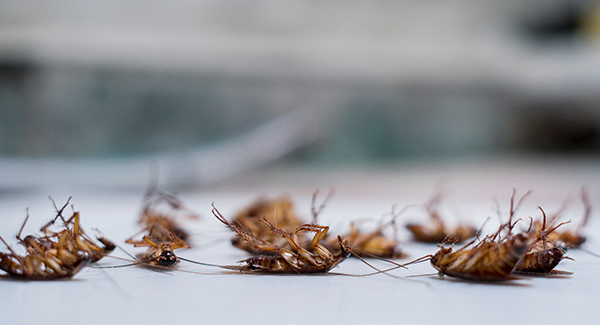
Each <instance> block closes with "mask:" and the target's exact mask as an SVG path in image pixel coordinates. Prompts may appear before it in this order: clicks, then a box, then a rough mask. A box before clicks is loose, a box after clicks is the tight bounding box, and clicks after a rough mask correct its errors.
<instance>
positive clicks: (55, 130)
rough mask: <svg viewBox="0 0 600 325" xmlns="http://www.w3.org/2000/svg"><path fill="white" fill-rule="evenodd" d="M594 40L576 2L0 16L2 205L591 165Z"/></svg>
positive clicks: (598, 51)
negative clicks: (266, 175) (19, 200)
mask: <svg viewBox="0 0 600 325" xmlns="http://www.w3.org/2000/svg"><path fill="white" fill-rule="evenodd" d="M599 26H600V4H599V3H598V1H591V0H571V1H558V0H529V1H517V0H510V1H503V2H497V1H469V0H451V1H427V2H417V1H408V0H403V1H370V2H361V1H348V2H344V3H339V2H336V1H321V2H318V3H308V2H304V1H286V2H278V1H267V0H260V1H252V2H247V1H209V0H204V1H189V0H179V1H174V2H170V3H169V5H168V6H165V5H164V4H161V3H160V2H158V1H126V2H122V1H103V2H99V3H95V2H94V3H91V2H80V1H73V0H69V1H61V2H59V3H49V2H45V1H37V0H34V1H28V2H18V1H5V2H2V3H0V166H1V167H2V169H3V170H5V171H6V172H5V176H3V177H2V178H3V179H4V181H3V180H0V187H8V188H14V187H20V186H24V187H29V186H35V184H36V182H37V180H45V181H39V182H41V183H44V182H49V183H52V182H53V181H60V179H63V177H65V176H61V177H59V176H52V174H72V175H75V174H77V173H75V172H70V171H75V170H77V171H79V172H80V173H81V175H84V174H85V175H90V174H94V173H95V175H96V178H97V179H99V181H100V180H103V182H102V183H107V184H108V183H110V182H114V181H115V180H112V179H111V175H117V174H119V175H132V173H133V174H136V175H137V176H135V177H133V176H132V177H131V180H130V181H127V182H125V184H128V185H131V184H137V183H143V182H144V181H142V180H144V179H147V174H148V170H150V169H151V167H149V166H150V165H152V164H158V165H160V168H161V169H162V170H163V171H165V170H166V173H167V174H169V175H172V176H167V178H169V179H174V180H173V181H172V183H174V184H179V185H181V184H185V185H186V186H193V185H194V184H203V183H207V182H218V181H220V180H224V179H226V178H228V177H231V176H233V175H236V174H239V173H242V172H245V171H249V170H253V169H255V168H257V167H259V166H265V165H269V164H273V162H275V161H278V162H280V163H283V164H290V165H301V166H331V167H335V166H338V165H352V166H364V167H365V168H372V167H373V166H377V165H380V164H402V163H403V162H406V161H444V160H457V159H458V160H467V161H468V160H469V159H477V158H478V157H490V156H505V155H509V156H530V155H535V156H537V155H550V156H551V157H556V156H558V157H582V156H583V157H586V159H596V158H597V157H598V156H599V153H600V109H599V104H600V91H598V90H599V89H600V27H599ZM86 166H87V167H86ZM90 166H93V167H90ZM86 168H87V170H86ZM28 171H29V172H28ZM99 171H102V172H99ZM112 171H115V173H114V174H113V173H112ZM77 175H79V174H77ZM53 177H54V178H53ZM72 177H73V180H72V182H77V181H83V182H84V181H85V180H89V179H91V178H93V177H90V176H85V177H84V176H72ZM114 178H118V179H123V177H122V176H119V177H116V176H114ZM92 183H94V182H92ZM96 183H97V182H96ZM3 184H4V185H3Z"/></svg>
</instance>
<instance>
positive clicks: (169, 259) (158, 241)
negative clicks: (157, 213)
mask: <svg viewBox="0 0 600 325" xmlns="http://www.w3.org/2000/svg"><path fill="white" fill-rule="evenodd" d="M142 231H147V232H148V234H147V235H145V236H143V237H142V239H141V240H134V239H133V237H135V235H134V236H133V237H131V238H129V239H127V240H126V242H127V243H129V244H133V246H134V247H148V250H147V251H146V253H144V254H138V255H137V258H138V260H139V261H140V262H141V265H146V266H150V267H153V266H165V267H169V266H173V265H175V264H176V263H177V260H178V259H177V256H176V255H175V252H174V251H175V250H176V249H179V248H189V247H190V246H189V245H188V244H187V243H186V242H185V241H183V240H182V239H181V238H179V237H177V236H175V235H174V234H173V233H172V232H170V231H169V230H167V229H166V228H165V227H163V226H161V225H160V224H158V223H155V224H151V225H149V226H148V227H147V228H146V229H144V230H142Z"/></svg>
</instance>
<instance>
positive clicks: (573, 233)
mask: <svg viewBox="0 0 600 325" xmlns="http://www.w3.org/2000/svg"><path fill="white" fill-rule="evenodd" d="M580 198H581V202H583V207H584V212H583V218H582V219H581V222H580V223H579V225H578V226H577V228H575V229H574V230H565V231H554V232H553V233H551V234H549V235H548V240H549V241H551V242H554V243H560V244H562V245H564V246H565V247H566V248H580V247H581V245H582V244H583V243H584V242H585V240H586V238H585V236H583V234H582V229H583V228H584V227H585V225H586V224H587V223H588V221H589V219H590V216H591V214H592V204H591V203H590V198H589V196H588V193H587V190H586V189H585V188H582V189H581V192H580ZM554 221H555V220H552V221H551V222H550V224H552V223H553V222H554Z"/></svg>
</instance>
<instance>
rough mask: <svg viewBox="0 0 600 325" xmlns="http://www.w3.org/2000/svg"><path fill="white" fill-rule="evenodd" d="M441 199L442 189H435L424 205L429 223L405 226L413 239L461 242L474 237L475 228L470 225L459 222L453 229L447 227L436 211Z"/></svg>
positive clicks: (423, 241)
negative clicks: (429, 219)
mask: <svg viewBox="0 0 600 325" xmlns="http://www.w3.org/2000/svg"><path fill="white" fill-rule="evenodd" d="M441 199H442V191H437V192H436V193H435V194H434V195H433V196H432V198H431V199H430V200H429V202H428V203H427V205H426V209H427V213H428V214H429V216H430V218H431V223H430V224H429V225H422V224H417V223H409V224H407V225H406V228H407V229H408V230H409V231H410V232H411V233H412V234H413V237H414V240H415V241H417V242H422V243H441V242H442V241H444V240H447V241H448V242H456V243H459V242H462V241H464V240H466V239H469V238H471V237H474V236H475V235H476V232H477V229H475V228H474V227H472V226H470V225H466V224H460V225H458V226H457V227H456V228H454V229H449V228H448V227H447V226H446V225H445V224H444V221H443V220H442V218H441V217H440V214H439V211H438V205H439V203H440V201H441Z"/></svg>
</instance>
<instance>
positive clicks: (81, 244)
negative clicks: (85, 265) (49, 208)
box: [24, 198, 116, 262]
mask: <svg viewBox="0 0 600 325" xmlns="http://www.w3.org/2000/svg"><path fill="white" fill-rule="evenodd" d="M51 199H52V198H51ZM70 200H71V198H69V200H67V203H66V204H65V205H64V206H63V207H62V208H61V209H60V210H59V209H58V207H57V206H56V204H54V207H55V209H56V211H57V215H56V217H54V218H53V219H52V220H51V221H50V222H48V223H47V224H46V225H44V226H43V227H42V228H41V229H40V231H41V232H42V233H44V235H45V236H43V237H38V238H35V237H32V236H27V237H26V238H25V239H26V240H25V241H24V243H25V244H26V243H27V242H29V241H34V240H36V241H38V242H39V244H40V246H41V247H47V248H49V249H51V248H52V245H51V244H52V243H53V242H54V241H53V240H49V239H50V238H59V237H61V236H63V234H64V233H68V234H69V236H71V237H72V238H73V240H74V242H75V245H76V247H77V249H78V250H79V251H83V252H86V253H88V254H90V256H91V258H92V262H97V261H99V260H100V259H101V258H102V257H104V256H106V255H108V254H110V253H111V252H112V251H113V250H114V249H115V247H116V245H115V244H114V243H113V242H111V241H110V240H108V239H106V238H105V237H104V236H102V235H100V236H97V237H96V239H97V240H98V241H99V242H100V243H101V244H98V243H96V242H94V241H93V240H92V239H91V238H90V237H88V236H87V235H86V234H85V232H84V231H83V229H82V228H81V226H80V214H79V212H73V215H72V216H71V217H70V218H69V219H67V220H65V219H64V217H63V215H62V213H63V211H64V209H65V208H66V207H67V206H68V204H69V202H70ZM52 203H54V200H53V201H52ZM58 218H60V219H61V220H62V222H63V226H62V230H59V231H51V230H50V226H51V225H53V224H55V223H56V221H57V220H58Z"/></svg>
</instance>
